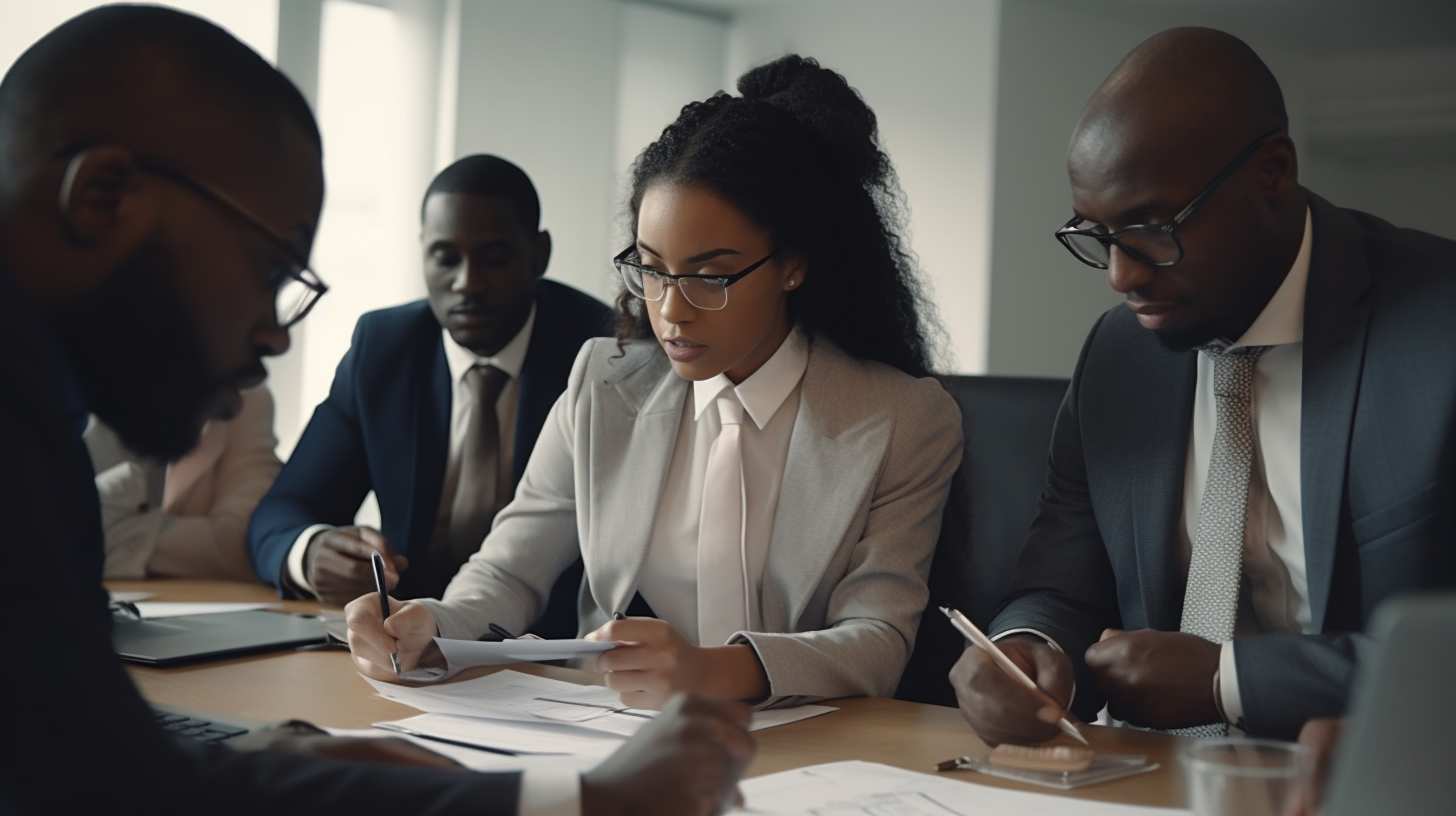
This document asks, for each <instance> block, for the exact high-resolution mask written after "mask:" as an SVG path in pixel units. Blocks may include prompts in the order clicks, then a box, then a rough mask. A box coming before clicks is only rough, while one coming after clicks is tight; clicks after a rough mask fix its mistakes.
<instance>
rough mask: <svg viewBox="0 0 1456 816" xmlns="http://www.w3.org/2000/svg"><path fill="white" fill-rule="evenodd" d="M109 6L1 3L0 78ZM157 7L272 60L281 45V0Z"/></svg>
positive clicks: (64, 0) (69, 1) (184, 0)
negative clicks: (33, 49) (68, 24)
mask: <svg viewBox="0 0 1456 816" xmlns="http://www.w3.org/2000/svg"><path fill="white" fill-rule="evenodd" d="M104 5H108V4H107V3H99V2H96V0H43V2H37V1H36V0H0V75H3V74H4V73H5V72H6V71H8V70H10V64H11V63H13V62H15V60H16V58H17V57H19V56H20V55H21V54H22V53H24V52H25V49H27V48H29V47H30V46H31V44H32V43H34V42H35V41H36V40H38V39H40V38H41V37H43V36H45V34H46V33H47V32H48V31H50V30H51V29H53V28H55V27H56V26H58V25H60V24H61V23H64V22H65V21H67V20H69V19H71V18H72V17H74V16H76V15H77V14H80V13H81V12H83V11H86V10H87V9H92V8H96V7H97V6H104ZM155 5H160V6H170V7H172V8H176V9H181V10H182V11H187V12H191V13H192V14H196V15H198V16H200V17H205V18H207V19H208V20H211V21H212V22H214V23H216V24H218V25H220V26H222V27H223V28H225V29H227V30H228V31H231V32H232V34H233V36H235V37H237V38H238V39H240V40H242V41H243V42H245V43H247V44H248V45H249V46H251V47H252V48H253V50H255V51H257V52H258V53H259V54H262V55H263V57H264V59H267V60H268V61H270V62H271V61H272V60H273V56H274V54H275V53H276V50H277V45H278V0H171V1H170V2H159V3H155Z"/></svg>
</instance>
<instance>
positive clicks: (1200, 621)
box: [1172, 345, 1267, 737]
mask: <svg viewBox="0 0 1456 816" xmlns="http://www.w3.org/2000/svg"><path fill="white" fill-rule="evenodd" d="M1266 348H1267V346H1246V347H1244V348H1238V349H1225V348H1224V347H1222V346H1212V345H1210V346H1203V347H1202V348H1200V349H1199V351H1201V352H1203V353H1204V354H1206V355H1208V357H1209V359H1211V360H1212V361H1213V393H1214V400H1215V404H1216V406H1217V408H1216V413H1217V425H1216V426H1215V429H1214V432H1213V452H1212V454H1211V455H1210V456H1209V458H1208V480H1207V481H1206V482H1204V485H1203V501H1202V504H1201V505H1200V506H1199V509H1198V522H1197V525H1196V526H1195V527H1194V532H1193V552H1192V558H1191V559H1190V560H1189V564H1188V588H1187V590H1186V591H1185V593H1184V595H1183V621H1182V624H1181V625H1180V626H1179V630H1180V631H1183V632H1186V633H1188V634H1190V635H1197V636H1199V637H1201V638H1203V639H1204V640H1208V641H1211V642H1213V643H1227V642H1228V641H1230V640H1232V639H1233V636H1234V619H1235V617H1236V616H1237V614H1238V606H1239V577H1240V572H1241V571H1242V569H1243V559H1244V521H1245V519H1246V518H1247V516H1248V509H1249V468H1250V467H1251V466H1252V464H1253V461H1254V433H1255V429H1254V422H1253V416H1252V411H1251V404H1252V396H1253V391H1254V366H1255V365H1256V364H1257V363H1258V362H1259V355H1261V354H1263V353H1264V350H1265V349H1266ZM1228 681H1229V682H1234V680H1233V678H1228ZM1172 733H1174V734H1182V735H1183V736H1189V737H1221V736H1226V735H1227V734H1228V725H1226V724H1224V723H1213V724H1210V725H1198V726H1193V727H1191V728H1178V729H1173V731H1172Z"/></svg>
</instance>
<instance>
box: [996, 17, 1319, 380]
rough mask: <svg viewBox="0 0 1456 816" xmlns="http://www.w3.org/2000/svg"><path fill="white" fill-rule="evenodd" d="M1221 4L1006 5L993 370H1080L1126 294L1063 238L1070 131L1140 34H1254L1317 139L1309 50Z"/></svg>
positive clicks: (1304, 136) (1292, 112)
mask: <svg viewBox="0 0 1456 816" xmlns="http://www.w3.org/2000/svg"><path fill="white" fill-rule="evenodd" d="M1219 12H1220V9H1219V8H1218V6H1217V5H1216V4H1188V5H1187V6H1184V7H1179V8H1170V7H1168V6H1166V5H1164V6H1161V7H1153V6H1152V5H1151V4H1134V3H1131V2H1127V3H1119V2H1113V0H1104V2H1101V3H1084V2H1074V0H1016V2H1014V3H1006V4H1005V5H1004V8H1003V11H1002V17H1001V63H1000V68H999V81H998V85H999V88H998V95H999V96H998V100H997V107H996V133H997V135H996V143H997V151H996V187H995V190H996V192H995V205H994V216H993V231H994V236H995V238H994V241H993V246H992V261H991V285H990V289H991V295H990V299H991V304H992V309H991V316H990V320H989V322H988V335H989V336H988V340H987V343H988V352H989V353H988V366H987V370H988V371H989V372H990V373H992V374H1010V375H1034V376H1048V377H1068V376H1071V373H1072V369H1073V367H1074V366H1075V365H1076V361H1077V354H1078V352H1079V350H1080V349H1081V346H1082V342H1083V340H1085V339H1086V335H1087V332H1088V331H1089V330H1090V329H1091V327H1092V324H1093V323H1094V322H1095V321H1096V320H1097V317H1098V315H1100V314H1101V313H1102V312H1104V311H1106V310H1107V309H1109V308H1111V307H1112V306H1114V305H1116V304H1117V303H1119V302H1120V301H1121V300H1122V297H1121V296H1120V295H1118V294H1117V293H1115V292H1113V291H1112V289H1111V288H1110V287H1109V286H1108V285H1107V278H1106V273H1105V272H1102V271H1101V270H1097V269H1093V268H1092V267H1089V266H1086V265H1084V264H1082V263H1080V262H1078V261H1077V260H1076V259H1074V258H1073V257H1072V256H1071V255H1070V254H1069V253H1067V251H1066V250H1065V249H1063V248H1062V247H1061V245H1060V244H1058V243H1057V242H1056V241H1055V239H1053V238H1052V232H1053V231H1054V230H1056V228H1057V227H1059V226H1061V224H1062V223H1063V222H1065V221H1066V220H1067V219H1068V218H1069V217H1071V214H1072V210H1071V197H1070V193H1069V191H1068V187H1067V174H1066V151H1067V143H1068V140H1069V139H1070V137H1071V134H1072V128H1073V126H1074V125H1075V124H1076V121H1077V117H1078V116H1080V115H1081V112H1082V108H1083V106H1084V105H1085V104H1086V102H1087V100H1088V98H1090V97H1091V95H1092V92H1093V91H1094V90H1096V88H1097V86H1098V85H1099V84H1101V82H1102V80H1103V79H1104V78H1106V76H1107V75H1108V74H1109V73H1111V71H1112V69H1113V68H1114V67H1116V66H1117V63H1118V62H1120V61H1121V59H1122V58H1123V56H1125V55H1126V54H1127V53H1128V52H1129V51H1131V50H1132V49H1133V48H1134V47H1136V46H1137V45H1138V44H1139V43H1140V42H1142V41H1143V40H1145V39H1146V38H1148V37H1150V36H1152V35H1153V34H1156V33H1158V32H1159V31H1162V30H1164V29H1167V28H1171V27H1174V26H1178V25H1212V26H1214V27H1217V28H1222V29H1223V30H1225V31H1229V32H1230V33H1232V34H1234V35H1236V36H1239V37H1241V38H1243V39H1244V40H1245V41H1246V42H1248V43H1249V44H1250V45H1251V46H1252V47H1253V48H1254V49H1255V50H1256V51H1257V52H1258V53H1259V55H1260V57H1261V58H1263V60H1264V62H1265V63H1266V64H1268V66H1269V68H1270V70H1271V71H1273V72H1274V75H1275V76H1276V77H1277V78H1278V79H1279V82H1280V85H1281V86H1282V88H1283V90H1284V95H1285V102H1286V106H1287V107H1288V109H1289V116H1290V135H1291V136H1292V137H1293V139H1294V141H1295V144H1296V146H1297V147H1298V149H1299V151H1300V153H1301V154H1303V153H1304V152H1305V144H1306V142H1307V140H1308V121H1307V120H1308V118H1309V115H1308V112H1307V108H1308V96H1309V93H1308V90H1307V86H1308V84H1309V83H1308V58H1307V57H1306V56H1305V55H1304V54H1302V53H1299V52H1297V51H1295V50H1293V49H1291V48H1289V47H1287V46H1285V45H1281V44H1280V43H1279V42H1277V35H1278V33H1279V32H1278V31H1277V30H1273V29H1271V27H1269V26H1261V25H1259V24H1258V22H1257V20H1254V21H1245V20H1244V19H1243V18H1239V19H1232V20H1230V19H1224V18H1220V17H1217V16H1216V15H1217V14H1218V13H1219Z"/></svg>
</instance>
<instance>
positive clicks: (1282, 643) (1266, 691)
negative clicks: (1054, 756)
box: [1223, 632, 1375, 740]
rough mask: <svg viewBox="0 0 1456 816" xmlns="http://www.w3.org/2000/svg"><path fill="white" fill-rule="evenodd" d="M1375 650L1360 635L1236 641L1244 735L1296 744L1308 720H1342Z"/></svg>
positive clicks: (1281, 636) (1283, 636) (1369, 640)
mask: <svg viewBox="0 0 1456 816" xmlns="http://www.w3.org/2000/svg"><path fill="white" fill-rule="evenodd" d="M1374 645H1375V642H1374V640H1373V639H1372V638H1371V637H1370V636H1369V635H1365V634H1363V633H1356V632H1342V633H1330V634H1322V635H1286V634H1269V635H1254V636H1251V637H1240V638H1234V665H1235V666H1236V667H1237V669H1238V677H1237V678H1233V682H1237V683H1238V684H1239V698H1240V699H1241V700H1242V702H1243V706H1244V728H1245V730H1246V731H1247V732H1248V733H1249V735H1250V736H1258V737H1274V738H1276V739H1285V740H1293V739H1296V738H1298V737H1299V729H1300V728H1302V727H1303V726H1304V724H1305V722H1306V721H1308V720H1309V719H1311V718H1313V717H1333V716H1338V715H1341V714H1343V713H1344V711H1345V705H1346V703H1347V702H1348V699H1349V695H1350V689H1351V687H1352V686H1353V685H1354V681H1355V672H1356V671H1357V670H1358V669H1359V666H1360V664H1361V662H1362V661H1364V660H1368V659H1369V658H1370V656H1371V653H1372V652H1373V650H1374ZM1223 682H1225V683H1227V682H1230V678H1227V677H1225V678H1223Z"/></svg>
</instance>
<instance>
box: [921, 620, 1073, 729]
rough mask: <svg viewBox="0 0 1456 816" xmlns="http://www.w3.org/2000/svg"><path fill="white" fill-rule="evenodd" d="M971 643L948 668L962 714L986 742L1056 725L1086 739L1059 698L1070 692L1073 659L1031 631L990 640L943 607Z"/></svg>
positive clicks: (1070, 694) (1066, 698)
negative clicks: (1026, 633)
mask: <svg viewBox="0 0 1456 816" xmlns="http://www.w3.org/2000/svg"><path fill="white" fill-rule="evenodd" d="M941 611H942V612H943V613H945V615H946V617H948V618H950V619H951V622H952V624H953V625H955V627H956V629H957V630H958V631H959V632H960V633H961V634H962V635H964V636H965V637H966V639H967V640H970V641H971V643H972V644H974V645H975V647H976V648H969V649H966V650H965V652H964V653H963V654H962V655H961V658H960V660H958V661H957V662H956V664H955V667H954V668H953V669H951V674H950V680H951V685H952V686H953V687H954V688H955V692H956V698H957V700H958V701H959V703H960V708H961V714H962V715H964V716H965V718H966V721H967V722H968V723H970V724H971V727H972V728H974V729H976V733H977V734H979V735H980V737H981V739H982V740H984V741H985V742H986V743H987V744H990V745H998V744H1000V743H1012V744H1018V745H1028V744H1032V743H1037V742H1044V741H1046V740H1048V739H1051V738H1052V737H1054V736H1056V735H1057V733H1058V730H1060V731H1061V732H1063V733H1066V734H1067V735H1068V736H1071V737H1072V738H1074V739H1076V740H1078V741H1080V742H1083V743H1085V742H1086V741H1087V740H1086V739H1085V738H1084V737H1083V736H1082V734H1081V732H1080V731H1079V730H1078V729H1077V727H1076V726H1075V725H1073V724H1072V723H1071V721H1070V720H1068V719H1067V717H1066V712H1065V711H1064V710H1063V703H1061V702H1059V701H1061V700H1070V699H1071V696H1072V663H1071V661H1070V660H1069V659H1068V658H1067V656H1066V655H1064V654H1062V653H1061V652H1060V651H1058V650H1056V649H1055V648H1053V647H1052V646H1051V645H1049V644H1048V643H1046V642H1045V641H1044V640H1041V639H1039V638H1035V636H1033V635H1012V636H1010V637H1007V638H1004V639H1002V640H1001V641H999V642H998V643H992V642H991V641H990V639H989V638H987V637H986V636H985V634H983V633H982V632H981V631H980V630H979V629H977V628H976V626H975V624H973V623H971V622H970V621H969V620H968V619H966V617H965V616H964V615H961V614H960V613H958V612H955V611H954V610H948V609H942V610H941Z"/></svg>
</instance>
